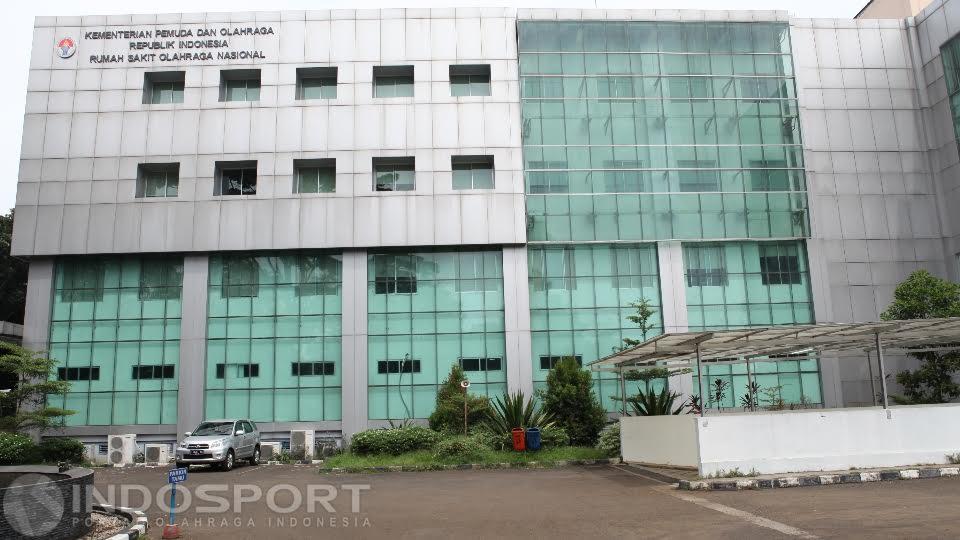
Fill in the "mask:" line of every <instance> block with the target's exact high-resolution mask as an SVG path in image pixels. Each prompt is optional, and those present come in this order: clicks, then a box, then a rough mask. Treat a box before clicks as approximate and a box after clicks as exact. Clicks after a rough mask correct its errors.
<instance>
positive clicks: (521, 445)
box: [511, 427, 526, 452]
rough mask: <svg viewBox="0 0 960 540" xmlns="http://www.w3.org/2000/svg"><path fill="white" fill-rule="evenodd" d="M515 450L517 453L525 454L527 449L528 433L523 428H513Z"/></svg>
mask: <svg viewBox="0 0 960 540" xmlns="http://www.w3.org/2000/svg"><path fill="white" fill-rule="evenodd" d="M511 433H512V434H513V449H514V450H516V451H517V452H523V450H524V449H525V448H526V432H525V431H524V430H523V428H519V427H518V428H513V430H512V431H511Z"/></svg>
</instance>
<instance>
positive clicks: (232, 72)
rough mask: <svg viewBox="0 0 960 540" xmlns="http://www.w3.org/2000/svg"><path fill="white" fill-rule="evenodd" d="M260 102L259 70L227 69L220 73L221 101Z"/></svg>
mask: <svg viewBox="0 0 960 540" xmlns="http://www.w3.org/2000/svg"><path fill="white" fill-rule="evenodd" d="M259 100H260V70H259V69H225V70H222V71H221V72H220V101H259Z"/></svg>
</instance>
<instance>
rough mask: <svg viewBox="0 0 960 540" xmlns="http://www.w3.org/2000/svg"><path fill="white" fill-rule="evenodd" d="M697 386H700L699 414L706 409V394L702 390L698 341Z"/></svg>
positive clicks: (701, 370) (698, 345)
mask: <svg viewBox="0 0 960 540" xmlns="http://www.w3.org/2000/svg"><path fill="white" fill-rule="evenodd" d="M697 386H698V387H700V416H703V415H704V413H705V412H706V411H707V396H706V394H705V393H704V391H703V369H702V367H701V365H700V342H697Z"/></svg>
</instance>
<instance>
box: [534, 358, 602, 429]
mask: <svg viewBox="0 0 960 540" xmlns="http://www.w3.org/2000/svg"><path fill="white" fill-rule="evenodd" d="M540 396H541V399H543V408H544V410H545V411H546V413H547V414H548V415H550V416H551V417H553V419H554V420H556V422H557V425H558V426H559V427H562V428H563V429H565V430H566V431H567V433H568V434H569V435H570V444H573V445H578V446H593V445H594V444H595V443H596V442H597V436H598V435H599V434H600V430H601V429H603V425H604V424H605V423H606V419H607V418H606V412H605V411H604V410H603V406H602V405H600V402H599V401H598V400H597V396H596V394H594V392H593V378H592V377H591V376H590V372H589V371H586V370H583V369H581V368H580V366H579V365H578V364H577V361H576V359H574V358H573V357H569V356H567V357H564V358H562V359H560V361H559V362H557V365H556V366H555V367H554V368H553V369H551V370H550V373H549V374H548V375H547V389H546V391H543V390H541V391H540Z"/></svg>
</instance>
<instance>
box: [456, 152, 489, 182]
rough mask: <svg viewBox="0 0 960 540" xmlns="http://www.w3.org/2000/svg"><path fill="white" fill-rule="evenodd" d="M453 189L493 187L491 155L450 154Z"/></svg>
mask: <svg viewBox="0 0 960 540" xmlns="http://www.w3.org/2000/svg"><path fill="white" fill-rule="evenodd" d="M450 166H451V168H452V169H453V189H493V156H452V157H451V158H450Z"/></svg>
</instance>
